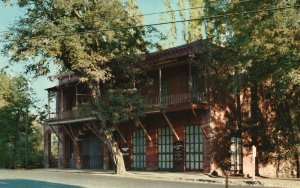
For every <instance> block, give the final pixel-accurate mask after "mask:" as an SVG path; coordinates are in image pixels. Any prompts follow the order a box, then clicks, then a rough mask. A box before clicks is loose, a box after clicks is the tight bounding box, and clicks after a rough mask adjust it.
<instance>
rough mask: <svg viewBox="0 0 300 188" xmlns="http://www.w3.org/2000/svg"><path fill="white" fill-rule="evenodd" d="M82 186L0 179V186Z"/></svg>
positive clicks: (72, 187) (22, 187) (39, 187)
mask: <svg viewBox="0 0 300 188" xmlns="http://www.w3.org/2000/svg"><path fill="white" fill-rule="evenodd" d="M41 187H42V188H52V187H55V188H82V187H80V186H74V185H66V184H60V183H51V182H46V181H36V180H27V179H0V188H41Z"/></svg>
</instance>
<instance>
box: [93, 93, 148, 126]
mask: <svg viewBox="0 0 300 188" xmlns="http://www.w3.org/2000/svg"><path fill="white" fill-rule="evenodd" d="M143 106H144V99H143V98H142V96H141V95H140V94H139V92H138V91H137V90H136V89H127V90H124V89H110V90H109V91H108V92H107V93H106V94H105V95H104V96H103V97H102V98H101V100H98V101H97V102H96V104H95V111H94V112H93V113H94V115H95V116H96V117H98V119H100V120H102V121H108V122H111V123H112V124H113V125H116V124H119V123H121V122H126V121H129V120H136V119H138V118H139V117H142V116H143Z"/></svg>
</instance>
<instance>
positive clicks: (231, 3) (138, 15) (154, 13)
mask: <svg viewBox="0 0 300 188" xmlns="http://www.w3.org/2000/svg"><path fill="white" fill-rule="evenodd" d="M251 1H253V0H244V1H239V2H230V3H219V4H218V6H224V5H235V4H241V3H247V2H251ZM216 4H217V2H214V3H211V4H209V5H205V6H197V7H190V8H185V9H175V10H169V11H161V12H150V13H145V14H136V15H132V17H142V16H143V17H144V16H152V15H158V14H166V13H170V12H181V11H187V10H196V9H204V8H207V7H213V6H214V5H216ZM53 12H54V13H55V12H58V10H56V11H55V10H53V11H52V13H53ZM90 12H99V11H90ZM84 23H89V22H84ZM7 32H8V31H0V33H7Z"/></svg>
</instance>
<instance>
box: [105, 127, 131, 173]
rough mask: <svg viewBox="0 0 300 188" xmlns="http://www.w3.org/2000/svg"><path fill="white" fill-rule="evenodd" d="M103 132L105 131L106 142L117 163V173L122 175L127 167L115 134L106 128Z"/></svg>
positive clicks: (115, 163)
mask: <svg viewBox="0 0 300 188" xmlns="http://www.w3.org/2000/svg"><path fill="white" fill-rule="evenodd" d="M103 133H104V139H105V143H106V145H107V147H108V149H109V151H110V154H111V157H112V159H113V162H114V165H115V172H116V174H120V175H122V174H125V173H126V168H125V163H124V159H123V155H122V152H121V150H120V148H119V145H118V143H117V142H116V140H115V138H114V136H113V133H112V132H110V131H108V130H104V132H103Z"/></svg>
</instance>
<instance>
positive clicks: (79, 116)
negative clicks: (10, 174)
mask: <svg viewBox="0 0 300 188" xmlns="http://www.w3.org/2000/svg"><path fill="white" fill-rule="evenodd" d="M146 101H147V102H146V104H145V113H147V114H149V113H158V112H161V110H164V111H169V112H170V111H180V110H188V109H208V105H207V104H208V103H207V98H206V97H205V96H204V95H203V94H200V93H180V94H174V95H167V96H162V97H153V98H148V99H147V100H146ZM92 110H93V107H92V105H91V104H89V103H87V104H84V105H80V106H79V107H78V108H73V109H72V110H68V111H63V112H59V113H50V114H49V116H48V119H47V123H51V124H55V123H57V124H63V123H68V122H79V121H85V120H92V119H95V117H92V115H91V111H92Z"/></svg>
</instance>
